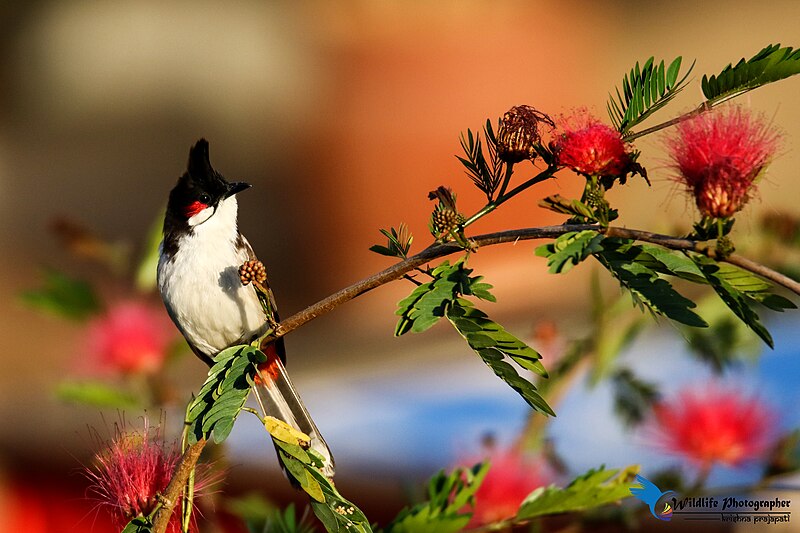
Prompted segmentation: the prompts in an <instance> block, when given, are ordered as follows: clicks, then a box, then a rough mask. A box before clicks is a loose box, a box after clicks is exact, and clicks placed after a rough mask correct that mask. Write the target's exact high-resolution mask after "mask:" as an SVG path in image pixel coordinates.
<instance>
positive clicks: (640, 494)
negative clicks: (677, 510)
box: [630, 474, 676, 521]
mask: <svg viewBox="0 0 800 533" xmlns="http://www.w3.org/2000/svg"><path fill="white" fill-rule="evenodd" d="M636 483H637V485H633V486H631V488H630V491H631V494H632V495H634V496H636V497H637V498H638V499H640V500H642V501H643V502H644V503H646V504H647V505H648V506H650V514H652V515H653V516H655V517H656V518H658V519H659V520H664V521H669V520H670V519H672V506H671V505H670V504H669V502H668V501H664V508H663V509H662V510H661V511H657V510H656V507H657V506H658V502H659V501H663V500H664V497H665V496H668V497H672V496H675V495H676V493H675V492H674V491H671V490H668V491H666V492H661V489H659V488H658V487H657V486H656V484H655V483H653V482H652V481H650V480H649V479H646V478H644V477H642V476H640V475H638V474H637V476H636Z"/></svg>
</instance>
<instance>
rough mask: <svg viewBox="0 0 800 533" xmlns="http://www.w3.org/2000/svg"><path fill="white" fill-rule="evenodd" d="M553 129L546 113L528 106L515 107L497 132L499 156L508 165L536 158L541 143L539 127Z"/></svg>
mask: <svg viewBox="0 0 800 533" xmlns="http://www.w3.org/2000/svg"><path fill="white" fill-rule="evenodd" d="M541 124H546V125H547V126H549V127H550V128H553V127H554V126H555V124H554V123H553V120H552V119H551V118H550V117H549V116H547V115H546V114H545V113H542V112H541V111H538V110H536V109H535V108H533V107H531V106H528V105H520V106H515V107H512V108H511V109H509V110H508V111H506V113H505V114H504V115H503V118H502V119H501V120H500V127H499V129H498V131H497V155H498V157H500V159H502V160H503V161H505V162H506V163H519V162H520V161H524V160H526V159H530V160H531V161H533V160H534V159H535V158H536V146H537V145H539V144H540V143H541V140H542V138H541V134H540V133H539V126H540V125H541Z"/></svg>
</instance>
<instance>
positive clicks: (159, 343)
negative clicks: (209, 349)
mask: <svg viewBox="0 0 800 533" xmlns="http://www.w3.org/2000/svg"><path fill="white" fill-rule="evenodd" d="M173 335H174V334H173V329H172V324H171V323H170V321H169V319H168V317H167V315H166V313H165V312H164V310H163V309H162V308H158V307H154V306H152V305H149V304H146V303H144V302H138V301H124V302H120V303H117V304H115V305H114V306H113V307H111V308H110V309H109V310H108V311H107V312H106V313H105V314H104V315H102V316H100V317H98V318H95V319H94V320H92V321H91V322H90V323H89V326H88V329H87V332H86V337H87V353H88V356H89V361H91V363H92V364H94V365H97V366H98V367H100V368H102V369H107V370H113V371H116V372H121V373H125V374H134V373H145V374H152V373H154V372H157V371H158V370H160V369H161V366H162V365H163V363H164V358H165V357H166V354H167V348H168V346H169V343H170V341H171V340H172V338H173Z"/></svg>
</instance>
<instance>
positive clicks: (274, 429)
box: [264, 417, 372, 533]
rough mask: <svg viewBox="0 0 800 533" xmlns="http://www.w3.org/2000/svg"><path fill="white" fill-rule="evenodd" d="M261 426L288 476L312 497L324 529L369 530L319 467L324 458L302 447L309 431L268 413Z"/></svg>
mask: <svg viewBox="0 0 800 533" xmlns="http://www.w3.org/2000/svg"><path fill="white" fill-rule="evenodd" d="M264 427H265V428H266V430H267V431H268V432H269V434H270V436H271V437H272V441H273V443H275V446H276V448H277V449H278V458H279V459H280V461H281V463H282V464H283V466H284V469H285V471H286V474H287V476H289V477H290V478H291V479H294V481H295V482H296V483H297V485H299V486H300V488H301V489H303V491H305V493H306V494H308V496H309V497H310V498H311V507H312V509H313V510H314V514H315V515H316V516H317V518H318V519H319V520H320V522H322V524H323V525H324V526H325V529H326V530H327V531H329V532H338V531H348V532H349V531H354V532H361V533H372V529H371V527H370V525H369V520H367V517H366V516H364V513H362V512H361V510H360V509H359V508H358V507H356V506H355V505H354V504H353V503H352V502H350V501H348V500H347V499H345V498H344V497H343V496H342V495H341V494H339V492H338V491H337V490H336V487H335V486H334V485H333V482H332V481H331V480H330V479H328V478H327V477H325V475H324V474H322V472H321V471H320V468H322V467H323V465H324V461H323V459H322V457H321V456H319V454H317V453H316V452H315V451H314V450H312V449H309V448H306V447H305V446H307V443H308V441H309V437H308V435H305V434H303V433H300V432H299V431H297V430H296V429H293V428H292V427H291V426H289V425H288V424H286V423H285V422H282V421H280V420H277V419H275V418H271V417H266V418H265V419H264ZM302 443H305V444H302ZM301 525H302V524H301Z"/></svg>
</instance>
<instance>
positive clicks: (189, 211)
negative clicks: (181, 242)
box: [183, 200, 208, 218]
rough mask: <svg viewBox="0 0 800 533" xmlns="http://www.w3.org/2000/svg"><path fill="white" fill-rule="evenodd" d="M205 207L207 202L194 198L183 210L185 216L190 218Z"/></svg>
mask: <svg viewBox="0 0 800 533" xmlns="http://www.w3.org/2000/svg"><path fill="white" fill-rule="evenodd" d="M206 207H208V204H204V203H203V202H199V201H197V200H195V201H194V202H192V203H191V204H189V205H187V206H186V209H184V211H183V212H184V213H185V214H186V218H192V217H193V216H195V215H196V214H197V213H199V212H200V211H202V210H203V209H205V208H206Z"/></svg>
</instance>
